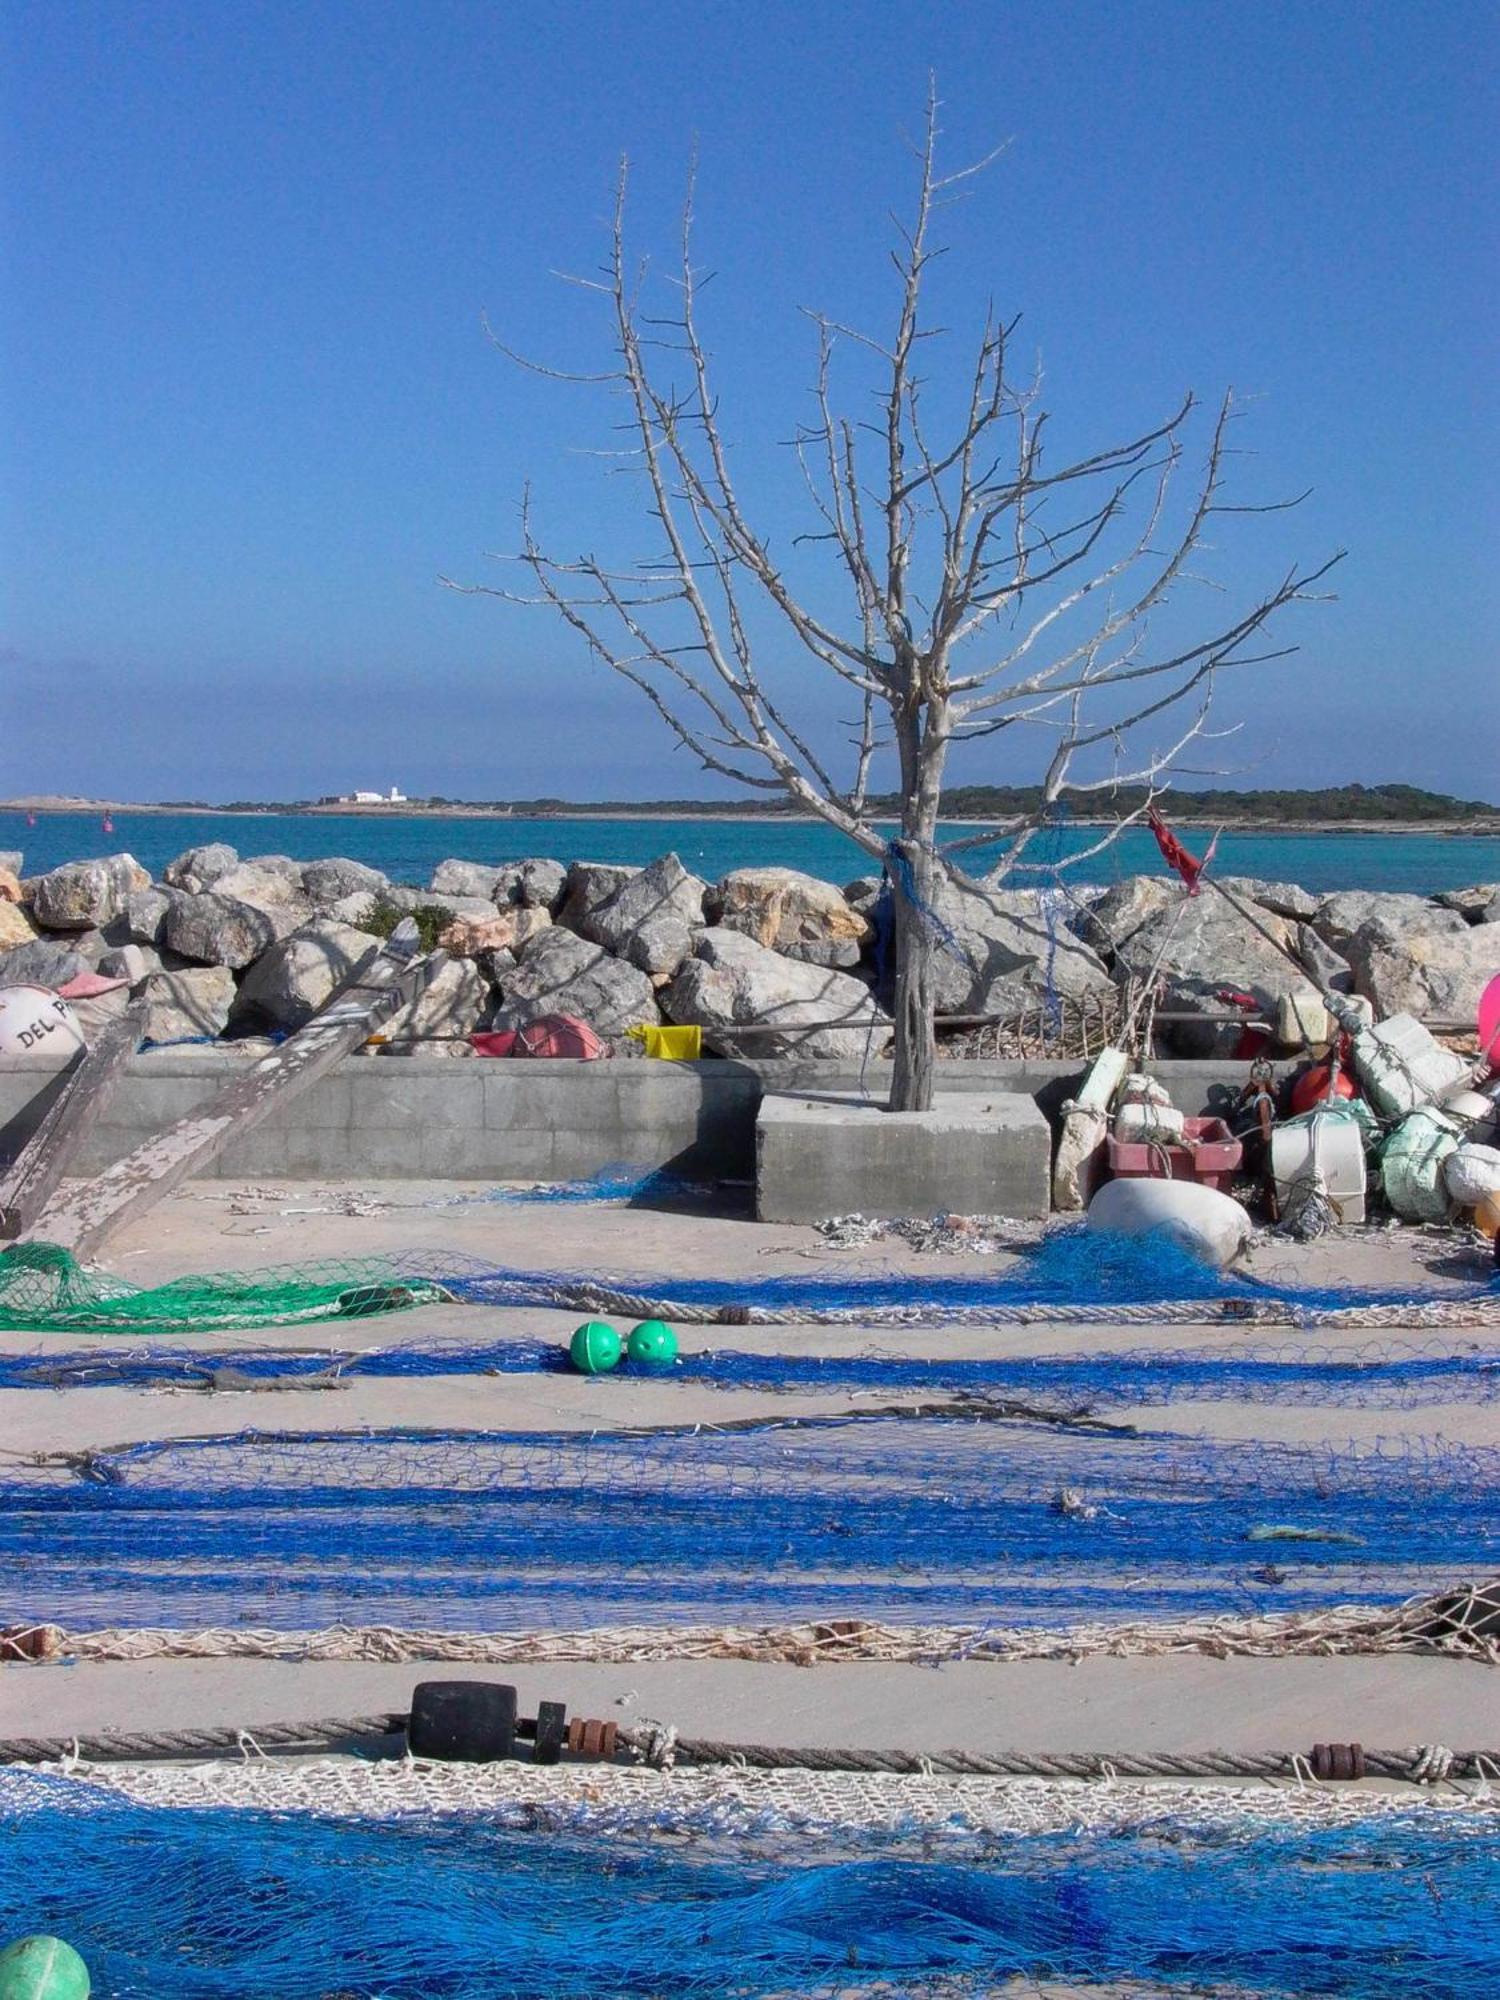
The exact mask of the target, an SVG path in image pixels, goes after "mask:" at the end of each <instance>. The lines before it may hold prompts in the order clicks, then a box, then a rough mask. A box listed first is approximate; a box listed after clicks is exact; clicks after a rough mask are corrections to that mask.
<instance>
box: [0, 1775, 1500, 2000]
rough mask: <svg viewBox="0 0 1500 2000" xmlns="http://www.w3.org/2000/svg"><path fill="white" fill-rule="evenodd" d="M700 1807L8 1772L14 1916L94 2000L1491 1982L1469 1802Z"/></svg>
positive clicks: (1471, 1990)
mask: <svg viewBox="0 0 1500 2000" xmlns="http://www.w3.org/2000/svg"><path fill="white" fill-rule="evenodd" d="M667 1791H668V1793H669V1792H670V1788H667ZM687 1810H688V1808H687V1807H686V1806H684V1805H681V1804H678V1803H676V1802H674V1800H673V1799H672V1798H671V1797H669V1796H666V1795H664V1796H663V1797H662V1798H661V1801H660V1803H659V1804H658V1805H657V1806H656V1808H655V1817H656V1819H657V1820H659V1822H660V1824H661V1827H662V1833H661V1834H660V1835H658V1836H657V1837H655V1838H653V1837H652V1832H651V1828H652V1813H651V1811H650V1810H649V1809H648V1808H647V1807H646V1806H645V1805H644V1804H642V1805H640V1806H638V1807H637V1808H636V1809H635V1812H634V1814H633V1816H632V1817H631V1819H630V1820H629V1821H628V1822H627V1823H625V1824H623V1825H619V1824H616V1823H615V1822H614V1821H612V1820H611V1817H610V1812H609V1809H608V1808H606V1807H604V1806H602V1805H598V1804H590V1803H588V1802H584V1803H583V1804H581V1805H567V1804H561V1803H560V1804H557V1805H548V1804H546V1803H540V1804H539V1803H534V1802H531V1801H528V1802H527V1803H526V1804H525V1805H524V1807H523V1806H519V1805H518V1806H514V1807H504V1806H502V1807H498V1808H496V1809H494V1810H492V1811H490V1812H486V1813H478V1812H473V1811H461V1812H453V1813H441V1812H432V1811H414V1812H412V1811H409V1812H405V1813H400V1814H386V1815H384V1816H371V1817H355V1816H353V1815H350V1814H348V1813H347V1812H346V1813H343V1814H341V1815H340V1816H338V1817H333V1816H321V1815H318V1814H315V1813H309V1812H295V1811H292V1812H277V1811H268V1810H263V1809H250V1808H244V1809H238V1810H233V1811H225V1810H214V1809H212V1808H204V1807H178V1808H163V1807H160V1806H147V1805H138V1804H135V1803H133V1802H131V1801H128V1800H125V1799H121V1798H119V1797H112V1796H111V1795H109V1794H108V1793H106V1792H104V1791H103V1789H102V1788H99V1787H91V1786H87V1785H85V1784H83V1783H82V1782H80V1781H79V1780H77V1779H60V1778H47V1777H43V1776H39V1775H36V1774H32V1773H29V1772H22V1771H16V1770H11V1771H6V1772H3V1773H0V1836H3V1842H4V1847H5V1853H6V1863H7V1865H6V1868H5V1870H4V1871H3V1872H0V1935H4V1936H14V1935H18V1934H20V1933H23V1932H34V1931H37V1930H44V1931H48V1932H51V1933H53V1934H55V1935H59V1936H62V1937H65V1938H67V1939H69V1940H70V1941H71V1942H72V1943H73V1944H74V1945H75V1946H76V1947H77V1948H78V1949H79V1950H80V1951H81V1953H82V1954H83V1957H84V1959H85V1961H86V1963H87V1964H88V1966H89V1969H90V1973H91V1975H92V1980H93V1991H94V1993H95V1995H96V1997H97V2000H123V1996H127V1995H142V1994H158V1995H171V1996H172V2000H243V1996H244V1995H246V1994H252V1993H253V1994H255V1995H256V1996H257V2000H309V1996H310V1995H312V1994H314V1993H322V1994H335V1993H337V1994H340V1995H349V1996H351V2000H374V1996H377V1995H378V1996H380V2000H494V1996H497V1995H501V1994H503V1995H506V1996H510V2000H647V1996H656V1995H660V1994H662V1993H663V1992H666V1991H670V1992H672V1993H674V1994H702V1995H705V1996H716V2000H717V1996H721V1995H738V1996H740V2000H769V1996H772V1995H777V1994H788V1993H809V1992H818V1993H833V1992H840V1993H851V1994H853V1993H866V1992H871V1991H879V1992H882V1993H889V1994H903V1995H916V1994H919V1993H939V1992H941V1993H944V1994H949V1995H954V1996H959V1995H963V1996H975V1997H976V2000H977V1996H979V1995H982V1994H989V1993H994V1992H997V1991H999V1990H1001V1989H1002V1988H1004V1989H1008V1988H1009V1987H1010V1985H1011V1984H1012V1982H1019V1983H1024V1984H1025V1985H1027V1986H1028V1987H1029V1986H1031V1985H1032V1984H1033V1983H1037V1982H1042V1983H1045V1984H1047V1985H1048V1986H1051V1985H1052V1984H1054V1983H1057V1982H1065V1983H1067V1984H1068V1985H1070V1986H1072V1985H1081V1986H1087V1987H1090V1988H1092V1987H1093V1986H1095V1985H1108V1986H1110V1987H1117V1986H1125V1987H1128V1988H1129V1989H1130V1990H1150V1991H1153V1992H1162V1991H1177V1990H1182V1991H1184V1992H1189V1991H1191V1992H1203V1991H1205V1990H1207V1989H1208V1988H1209V1987H1212V1988H1213V1990H1214V1991H1217V1992H1234V1993H1241V1994H1264V1995H1285V1994H1290V1993H1295V1994H1299V1995H1304V1996H1320V2000H1451V1996H1452V1995H1454V1994H1474V1995H1478V1994H1483V1993H1486V1992H1494V1991H1495V1990H1496V1987H1497V1984H1500V1926H1497V1925H1496V1923H1495V1921H1494V1911H1495V1904H1496V1894H1497V1889H1500V1861H1497V1852H1500V1850H1497V1846H1496V1843H1495V1842H1494V1839H1493V1829H1492V1823H1491V1816H1490V1815H1488V1814H1486V1813H1484V1812H1483V1811H1481V1810H1478V1809H1474V1810H1472V1811H1469V1812H1463V1813H1460V1812H1456V1811H1449V1812H1442V1813H1439V1812H1436V1811H1433V1810H1431V1809H1428V1810H1425V1811H1424V1810H1417V1809H1413V1810H1411V1811H1410V1812H1405V1813H1391V1814H1389V1815H1385V1816H1380V1817H1376V1816H1371V1817H1370V1818H1368V1819H1366V1820H1361V1821H1358V1822H1356V1823H1354V1824H1352V1825H1336V1826H1314V1827H1300V1826H1297V1825H1294V1824H1281V1825H1276V1824H1272V1825H1270V1826H1266V1825H1264V1824H1262V1823H1259V1822H1257V1821H1256V1820H1255V1819H1253V1818H1247V1819H1246V1820H1245V1821H1244V1822H1243V1823H1242V1824H1239V1825H1237V1824H1235V1823H1234V1822H1233V1821H1226V1822H1215V1823H1213V1824H1212V1825H1210V1826H1209V1827H1208V1828H1203V1827H1201V1826H1197V1825H1195V1824H1194V1823H1193V1821H1192V1820H1191V1819H1190V1818H1188V1817H1186V1816H1174V1814H1173V1813H1172V1812H1171V1811H1170V1810H1167V1811H1163V1812H1162V1813H1161V1814H1159V1815H1157V1816H1154V1817H1152V1818H1149V1819H1142V1820H1141V1821H1139V1822H1137V1823H1129V1822H1127V1823H1126V1824H1125V1825H1124V1826H1122V1827H1121V1828H1119V1829H1111V1830H1110V1831H1108V1832H1101V1833H1088V1832H1083V1833H1080V1832H1069V1833H1062V1834H1059V1833H1044V1834H1037V1835H1030V1836H1025V1835H1014V1836H1010V1837H1007V1838H1004V1839H1003V1840H1001V1839H990V1840H985V1839H983V1838H982V1837H981V1836H979V1835H978V1834H977V1833H966V1832H965V1830H964V1828H963V1826H962V1824H961V1823H960V1824H955V1825H951V1826H949V1827H946V1828H939V1829H934V1830H933V1831H932V1832H931V1833H930V1834H926V1835H924V1836H922V1837H919V1836H918V1834H917V1833H916V1832H915V1831H912V1832H907V1833H902V1832H900V1831H899V1830H898V1831H896V1832H895V1833H890V1832H885V1831H881V1830H872V1831H862V1830H860V1829H858V1828H853V1827H851V1828H843V1827H839V1826H836V1825H834V1826H829V1825H827V1824H826V1823H824V1824H822V1825H820V1824H819V1823H817V1822H813V1823H811V1824H810V1825H804V1826H803V1827H802V1828H801V1829H800V1831H799V1830H798V1828H797V1827H796V1826H795V1825H794V1826H793V1827H791V1828H789V1827H788V1824H787V1816H786V1815H785V1814H784V1813H781V1812H776V1813H775V1814H774V1817H772V1818H770V1819H768V1821H767V1824H766V1826H765V1829H764V1830H763V1831H762V1832H760V1833H759V1834H754V1833H751V1834H749V1835H740V1836H739V1837H738V1838H733V1839H731V1838H729V1837H728V1836H726V1835H724V1834H720V1835H719V1836H718V1837H717V1838H705V1837H703V1832H702V1829H701V1828H700V1829H699V1838H698V1839H697V1840H695V1841H694V1842H692V1843H691V1844H687V1843H684V1842H683V1841H682V1840H680V1839H672V1838H668V1837H667V1836H668V1835H670V1834H671V1833H672V1832H674V1830H675V1828H676V1826H677V1823H678V1822H679V1821H680V1820H681V1818H682V1816H683V1814H684V1812H686V1811H687ZM705 1817H706V1818H707V1819H708V1821H709V1822H710V1823H711V1819H712V1816H711V1815H706V1816H705ZM601 1824H603V1825H605V1826H607V1827H608V1828H609V1829H610V1830H609V1836H608V1843H607V1846H601V1842H600V1839H599V1838H598V1832H597V1829H598V1827H599V1826H600V1825H601Z"/></svg>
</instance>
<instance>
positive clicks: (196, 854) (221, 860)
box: [161, 840, 240, 896]
mask: <svg viewBox="0 0 1500 2000" xmlns="http://www.w3.org/2000/svg"><path fill="white" fill-rule="evenodd" d="M239 859H240V857H239V855H238V853H237V852H236V851H235V849H234V848H232V847H231V846H229V844H228V843H227V841H222V840H210V841H208V842H207V843H205V845H203V846H202V847H189V848H187V849H186V850H185V851H184V852H183V853H181V854H179V855H178V857H177V859H176V860H175V861H169V862H168V863H167V865H166V867H165V868H164V869H163V870H162V876H161V879H162V880H163V882H165V883H166V885H167V887H168V888H169V889H185V890H186V891H187V893H188V895H190V896H201V895H202V894H203V892H204V890H205V889H211V888H212V887H213V885H214V883H215V882H217V881H218V879H219V877H220V876H221V875H227V874H228V873H229V871H230V869H231V868H237V867H238V866H239Z"/></svg>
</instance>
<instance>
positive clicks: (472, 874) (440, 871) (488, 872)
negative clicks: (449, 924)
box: [427, 860, 500, 903]
mask: <svg viewBox="0 0 1500 2000" xmlns="http://www.w3.org/2000/svg"><path fill="white" fill-rule="evenodd" d="M499 875H500V864H499V863H498V862H496V861H456V860H452V861H440V862H439V863H438V865H437V867H436V868H434V869H433V871H432V882H431V884H430V889H431V893H430V895H429V896H428V897H427V901H428V902H438V901H446V899H447V898H448V897H449V896H482V897H483V898H484V900H485V902H487V903H488V902H493V900H494V895H495V883H496V881H497V880H498V879H499Z"/></svg>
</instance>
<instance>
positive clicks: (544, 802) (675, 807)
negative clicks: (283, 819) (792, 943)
mask: <svg viewBox="0 0 1500 2000" xmlns="http://www.w3.org/2000/svg"><path fill="white" fill-rule="evenodd" d="M1040 799H1041V791H1040V787H1038V786H1036V785H957V786H952V787H950V788H949V789H948V791H947V792H946V793H945V794H944V798H943V814H944V817H945V818H948V819H985V820H989V819H994V820H1007V819H1013V818H1016V817H1017V816H1020V815H1024V814H1026V813H1032V812H1035V811H1036V810H1037V807H1038V804H1039V803H1040ZM318 803H320V802H318V801H315V800H311V799H290V800H283V801H279V802H278V801H275V800H265V799H234V800H232V801H230V802H229V803H228V804H225V805H219V806H213V805H210V804H209V803H208V802H207V801H206V800H204V799H161V800H159V801H158V804H160V805H161V806H163V807H165V808H168V809H170V810H172V811H176V812H260V813H265V812H306V811H309V810H311V809H312V808H313V806H314V805H316V804H318ZM1146 803H1147V799H1146V793H1145V791H1144V789H1143V788H1140V787H1131V786H1122V787H1121V788H1120V790H1119V791H1118V792H1115V793H1112V794H1110V795H1109V796H1108V798H1107V800H1106V799H1101V800H1100V801H1099V804H1098V813H1097V816H1098V817H1099V818H1101V819H1110V818H1115V817H1117V816H1118V817H1120V818H1124V817H1125V816H1126V815H1127V814H1129V813H1133V812H1139V811H1140V809H1141V808H1142V807H1143V806H1144V805H1145V804H1146ZM1162 804H1163V806H1164V808H1165V810H1166V812H1167V814H1168V816H1169V817H1170V818H1172V819H1179V820H1187V819H1195V820H1196V819H1202V820H1211V821H1213V822H1214V824H1216V825H1218V824H1223V825H1225V826H1234V825H1242V824H1245V823H1247V822H1251V821H1254V822H1265V821H1271V822H1274V823H1278V824H1286V825H1295V826H1320V825H1339V824H1342V825H1351V824H1354V825H1359V824H1363V825H1369V826H1382V825H1391V824H1397V823H1404V824H1410V823H1420V822H1422V821H1424V820H1425V821H1432V822H1434V823H1438V822H1451V821H1454V820H1475V819H1477V820H1494V819H1500V805H1491V804H1488V803H1487V802H1486V801H1485V800H1483V799H1456V798H1453V797H1451V796H1450V795H1449V794H1448V793H1447V792H1428V791H1424V790H1423V789H1422V788H1421V786H1420V785H1335V786H1332V787H1330V788H1329V789H1328V790H1326V791H1292V790H1272V789H1269V788H1267V789H1263V790H1250V791H1204V792H1188V791H1183V790H1180V789H1179V788H1178V787H1176V786H1174V787H1173V788H1172V790H1171V791H1170V792H1168V793H1166V794H1165V795H1164V797H1163V799H1162ZM452 806H457V807H462V808H464V810H466V811H469V812H494V813H505V814H512V815H515V816H517V817H520V818H528V817H536V818H546V819H566V818H568V817H569V816H570V815H571V814H574V813H591V814H609V813H619V814H621V815H629V814H631V813H660V814H662V815H663V816H666V817H680V818H698V817H712V818H721V817H731V816H732V817H735V818H739V817H743V816H745V815H747V814H754V815H755V816H756V817H759V818H766V819H777V818H787V817H789V816H791V814H792V813H793V812H794V811H795V810H796V808H794V807H793V806H791V805H789V804H788V803H787V802H786V801H785V800H783V799H767V800H764V801H762V800H759V799H750V800H747V799H585V800H579V799H556V798H540V799H450V798H442V797H440V796H438V795H436V794H434V795H433V796H432V797H430V798H426V799H410V800H408V801H406V802H405V803H404V804H403V805H402V806H399V807H388V808H387V810H388V811H390V812H393V813H395V814H396V815H397V816H398V817H399V815H400V813H402V812H403V811H411V810H413V809H415V810H417V811H421V810H422V809H423V808H424V807H425V808H427V809H429V810H431V809H433V808H438V809H441V808H443V807H452ZM870 807H871V810H872V812H874V813H875V814H876V815H877V816H883V817H894V816H895V815H896V813H897V812H898V810H899V800H898V799H897V797H896V795H895V794H894V793H886V794H883V795H877V796H875V797H873V798H872V799H871V801H870Z"/></svg>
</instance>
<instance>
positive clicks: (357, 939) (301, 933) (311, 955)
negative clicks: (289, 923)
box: [233, 917, 374, 1030]
mask: <svg viewBox="0 0 1500 2000" xmlns="http://www.w3.org/2000/svg"><path fill="white" fill-rule="evenodd" d="M373 946H374V940H373V939H372V938H371V937H370V935H369V933H368V932H367V931H361V930H356V929H355V928H354V927H353V926H352V925H351V924H340V923H335V922H333V921H331V920H330V919H328V918H326V917H324V918H319V919H318V920H317V921H315V922H313V923H309V924H304V925H303V926H302V928H301V929H300V930H296V931H293V932H292V933H291V935H290V936H289V937H284V938H281V939H279V940H278V941H277V942H276V943H275V944H273V945H272V946H271V947H270V949H269V950H268V951H265V952H263V953H262V954H261V956H260V957H259V958H258V959H257V960H256V961H255V963H254V965H252V966H251V967H250V969H249V971H248V972H247V973H246V974H245V976H244V978H243V979H242V980H241V981H240V990H239V996H238V998H237V999H236V1001H235V1005H234V1014H233V1019H234V1024H235V1026H236V1028H240V1027H245V1028H250V1029H256V1028H287V1029H292V1030H295V1029H297V1028H300V1027H302V1026H303V1025H304V1024H305V1023H306V1022H308V1021H310V1020H311V1019H312V1017H313V1015H314V1014H316V1013H317V1011H318V1009H319V1008H320V1007H321V1006H322V1005H323V1004H324V1002H325V1001H326V1000H327V999H328V998H329V997H330V995H331V994H332V993H333V991H334V988H335V987H337V986H340V985H342V984H343V982H344V981H345V980H346V979H347V978H348V977H349V975H350V974H351V973H352V972H353V970H354V968H355V966H356V965H358V964H359V962H360V960H361V959H362V958H363V957H364V956H365V955H366V953H368V952H369V951H370V950H372V949H373Z"/></svg>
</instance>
